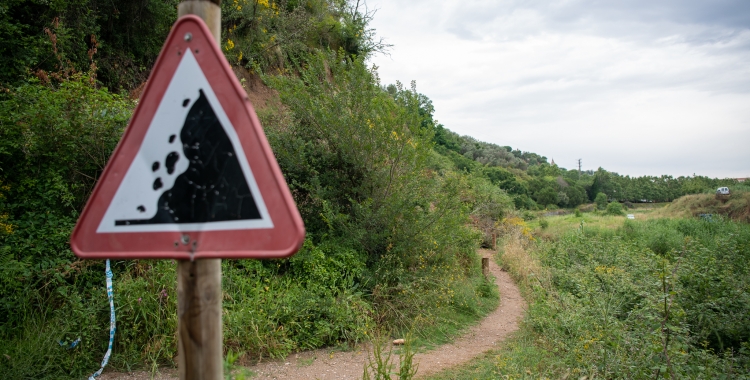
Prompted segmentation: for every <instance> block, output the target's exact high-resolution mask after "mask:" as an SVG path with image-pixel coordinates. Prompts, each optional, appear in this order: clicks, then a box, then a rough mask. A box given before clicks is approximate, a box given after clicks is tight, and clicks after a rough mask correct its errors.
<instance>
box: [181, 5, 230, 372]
mask: <svg viewBox="0 0 750 380" xmlns="http://www.w3.org/2000/svg"><path fill="white" fill-rule="evenodd" d="M220 5H221V0H211V1H208V0H185V1H183V2H181V3H180V4H179V6H178V8H177V16H178V17H180V16H184V15H187V14H194V15H196V16H198V17H200V18H202V19H203V21H204V22H205V23H206V25H207V26H208V29H209V30H210V31H211V34H213V36H214V38H215V39H216V42H217V43H219V44H220V43H221V7H220ZM185 236H186V237H185V238H186V239H189V235H185ZM221 295H222V292H221V259H197V260H194V261H190V260H179V261H178V262H177V318H178V327H177V331H178V333H177V340H178V343H177V344H178V347H177V352H178V363H177V365H178V368H179V372H180V379H181V380H221V379H223V378H224V366H223V355H222V354H223V352H222V342H223V334H222V325H221V314H222V313H221V310H222V308H221V298H222V296H221Z"/></svg>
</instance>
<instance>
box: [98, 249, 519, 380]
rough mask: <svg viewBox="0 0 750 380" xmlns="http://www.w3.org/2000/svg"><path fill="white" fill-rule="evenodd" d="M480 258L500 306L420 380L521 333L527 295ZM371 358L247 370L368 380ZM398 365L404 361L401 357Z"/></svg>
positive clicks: (270, 375) (307, 358) (436, 355)
mask: <svg viewBox="0 0 750 380" xmlns="http://www.w3.org/2000/svg"><path fill="white" fill-rule="evenodd" d="M479 253H480V255H481V256H482V257H489V258H490V273H491V274H492V275H493V276H494V277H495V283H496V284H497V286H498V289H499V291H500V306H499V307H498V308H497V309H496V310H495V311H493V312H492V313H490V314H489V315H487V316H486V317H485V318H484V319H482V321H481V322H480V323H479V324H477V325H476V326H473V327H472V328H470V329H469V330H468V331H467V332H466V333H465V334H464V335H463V336H461V337H460V338H458V339H456V341H454V342H453V343H450V344H445V345H442V346H440V347H438V348H436V349H435V350H432V351H428V352H424V353H418V354H416V355H414V362H415V363H418V364H419V370H418V372H417V377H418V378H421V377H425V376H428V375H431V374H434V373H437V372H440V371H442V370H444V369H447V368H450V367H453V366H456V365H460V364H464V363H466V362H468V361H469V360H471V359H473V358H474V357H476V356H478V355H480V354H482V353H484V352H486V351H488V350H491V349H493V348H497V347H498V345H499V344H500V343H502V342H503V341H504V340H505V338H507V337H508V335H509V334H510V333H512V332H514V331H516V330H518V323H519V322H520V321H521V318H522V317H523V313H524V311H525V310H526V302H525V301H524V299H523V297H521V292H520V291H519V290H518V287H517V286H516V284H515V283H514V282H513V280H512V279H511V278H510V275H509V274H508V273H507V272H504V271H503V270H501V269H500V268H499V267H498V266H497V264H495V261H494V259H492V255H493V252H492V251H490V250H480V251H479ZM367 356H368V351H367V346H366V345H361V346H358V347H357V348H356V349H355V350H352V351H347V352H341V351H337V350H333V349H320V350H314V351H305V352H300V353H297V354H292V355H290V356H289V357H287V358H286V360H271V361H268V362H262V363H259V364H256V365H253V366H249V367H246V368H247V369H248V370H250V371H253V372H254V373H255V376H253V377H252V379H254V380H255V379H258V380H271V379H274V380H287V379H288V380H297V379H299V380H307V379H309V380H349V379H352V380H354V379H361V378H362V374H363V373H362V372H363V368H364V364H365V363H366V362H367ZM392 360H395V361H396V362H398V358H396V357H394V358H392ZM139 375H140V376H139ZM150 378H151V376H150V374H148V373H146V372H143V373H137V372H136V373H129V374H123V373H105V374H102V376H101V377H100V379H102V380H105V379H106V380H115V379H117V380H120V379H123V380H124V379H132V380H139V379H150ZM154 378H155V379H163V380H173V379H177V372H176V370H169V371H162V372H161V373H160V374H159V375H158V376H156V377H154Z"/></svg>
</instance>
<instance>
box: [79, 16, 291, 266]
mask: <svg viewBox="0 0 750 380" xmlns="http://www.w3.org/2000/svg"><path fill="white" fill-rule="evenodd" d="M303 239H304V226H303V224H302V220H301V218H300V216H299V212H298V211H297V208H296V206H295V204H294V201H293V200H292V197H291V194H290V192H289V189H288V187H287V186H286V183H285V181H284V178H283V176H282V175H281V171H280V170H279V167H278V164H277V163H276V160H275V158H274V156H273V153H272V152H271V149H270V147H269V145H268V142H267V140H266V138H265V135H264V133H263V130H262V128H261V126H260V123H259V121H258V118H257V116H256V115H255V112H254V110H253V108H252V106H251V105H250V102H249V101H248V100H247V95H246V93H245V92H244V90H243V89H242V87H241V86H240V84H239V82H238V81H237V79H236V77H235V76H234V73H233V72H232V70H231V68H230V67H229V64H228V63H227V62H226V59H225V58H224V56H223V54H222V53H221V50H220V49H219V47H218V46H217V44H216V42H215V41H214V40H213V38H212V36H211V34H210V32H209V31H208V29H207V27H206V26H205V24H204V23H203V21H202V20H201V19H200V18H198V17H195V16H185V17H182V18H180V19H179V20H178V21H177V23H175V25H174V27H173V28H172V32H171V33H170V35H169V37H168V38H167V41H166V43H165V45H164V48H163V49H162V52H161V54H160V55H159V59H158V60H157V62H156V64H155V65H154V69H153V71H152V72H151V76H150V78H149V82H148V84H147V86H146V89H145V90H144V92H143V95H142V96H141V100H140V103H139V105H138V107H137V108H136V110H135V113H134V115H133V119H132V120H131V122H130V125H129V126H128V128H127V130H126V132H125V134H124V136H123V138H122V140H121V141H120V144H119V145H118V147H117V149H116V150H115V152H114V153H113V155H112V158H111V159H110V162H109V163H108V164H107V167H106V168H105V170H104V173H103V174H102V177H101V179H100V180H99V182H98V183H97V186H96V188H95V189H94V192H93V194H92V195H91V198H90V199H89V202H88V204H87V205H86V208H85V209H84V212H83V214H81V218H80V219H79V221H78V224H77V225H76V228H75V230H74V231H73V235H72V237H71V247H72V248H73V251H74V252H75V253H76V255H78V256H79V257H83V258H180V259H186V258H202V257H203V258H205V257H214V258H219V257H222V258H242V257H254V258H271V257H285V256H288V255H290V254H292V253H294V252H295V251H296V250H297V249H298V248H299V247H300V246H301V244H302V241H303Z"/></svg>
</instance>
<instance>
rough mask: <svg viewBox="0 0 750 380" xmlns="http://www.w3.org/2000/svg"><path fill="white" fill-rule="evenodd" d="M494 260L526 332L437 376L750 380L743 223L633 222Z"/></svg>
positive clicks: (512, 244) (520, 245)
mask: <svg viewBox="0 0 750 380" xmlns="http://www.w3.org/2000/svg"><path fill="white" fill-rule="evenodd" d="M500 254H501V261H502V265H503V266H504V267H505V268H506V269H507V270H508V271H509V272H510V273H511V274H512V275H513V276H514V278H516V279H517V280H518V281H519V282H520V285H521V287H522V289H523V293H524V295H525V296H526V297H527V299H528V300H529V310H528V312H527V315H526V318H525V320H524V322H523V324H522V328H521V330H520V331H519V332H518V333H517V334H516V335H515V337H514V338H513V339H512V340H511V341H510V342H509V343H508V344H507V345H506V347H505V348H504V349H502V350H500V351H496V352H493V353H491V354H488V355H487V356H485V357H483V358H480V359H478V360H477V361H475V362H473V363H471V364H470V365H468V366H466V367H464V368H460V369H457V370H454V371H449V372H446V373H443V374H440V375H439V376H437V377H435V378H439V379H446V378H525V377H530V378H570V377H576V378H580V377H582V376H586V377H588V378H594V377H603V378H700V379H703V378H736V379H746V378H749V377H750V376H749V374H750V270H749V269H748V267H747V262H748V260H750V226H748V225H747V224H741V223H735V222H731V221H726V220H718V221H717V220H714V221H712V222H709V221H705V220H696V219H675V220H668V219H656V220H646V221H631V220H628V221H624V222H623V223H622V224H621V226H620V227H618V228H615V229H598V228H589V229H584V230H583V231H580V230H579V231H571V232H567V233H564V234H563V235H562V236H559V237H558V238H557V239H553V240H546V241H545V240H541V241H540V240H537V242H536V243H531V244H530V243H529V242H527V241H524V240H523V239H519V238H518V235H515V236H514V235H511V236H509V237H508V239H507V240H506V241H505V244H504V245H503V247H502V250H501V253H500Z"/></svg>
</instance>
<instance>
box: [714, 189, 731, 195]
mask: <svg viewBox="0 0 750 380" xmlns="http://www.w3.org/2000/svg"><path fill="white" fill-rule="evenodd" d="M716 194H719V195H729V188H728V187H720V188H718V189H716Z"/></svg>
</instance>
